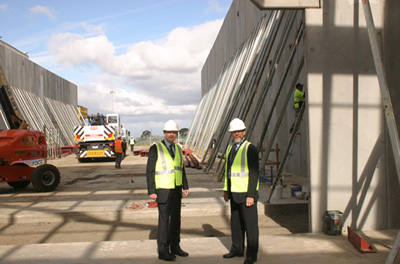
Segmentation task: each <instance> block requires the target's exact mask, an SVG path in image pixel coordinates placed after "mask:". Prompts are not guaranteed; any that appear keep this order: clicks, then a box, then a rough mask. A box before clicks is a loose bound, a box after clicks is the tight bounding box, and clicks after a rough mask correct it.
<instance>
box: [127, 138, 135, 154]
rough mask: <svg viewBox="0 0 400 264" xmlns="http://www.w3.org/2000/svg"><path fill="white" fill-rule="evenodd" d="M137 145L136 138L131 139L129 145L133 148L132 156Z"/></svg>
mask: <svg viewBox="0 0 400 264" xmlns="http://www.w3.org/2000/svg"><path fill="white" fill-rule="evenodd" d="M135 144H136V140H135V138H134V137H131V138H130V139H129V145H130V146H131V154H133V149H134V147H135Z"/></svg>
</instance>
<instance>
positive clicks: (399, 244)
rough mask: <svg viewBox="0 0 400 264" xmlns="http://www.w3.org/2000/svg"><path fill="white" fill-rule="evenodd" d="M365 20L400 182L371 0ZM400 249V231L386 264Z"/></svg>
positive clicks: (399, 148)
mask: <svg viewBox="0 0 400 264" xmlns="http://www.w3.org/2000/svg"><path fill="white" fill-rule="evenodd" d="M362 4H363V8H364V15H365V20H366V22H367V29H368V36H369V41H370V43H371V49H372V55H373V58H374V64H375V68H376V73H377V75H378V80H379V86H380V89H381V94H382V101H383V109H384V112H385V118H386V125H387V128H388V132H389V138H390V143H391V146H392V150H393V156H394V161H395V165H396V171H397V177H398V178H399V182H400V146H399V135H398V130H397V125H396V120H395V118H394V112H393V106H392V101H391V99H390V91H389V89H388V86H387V80H386V76H385V72H384V70H383V63H382V58H381V53H380V50H379V45H378V37H377V34H376V29H375V25H374V20H373V17H372V12H371V5H370V3H369V0H362ZM399 248H400V231H399V233H398V234H397V237H396V239H395V242H394V244H393V247H392V249H391V250H390V252H389V255H388V257H387V259H386V262H385V263H386V264H393V263H394V261H395V259H396V256H397V254H398V253H399Z"/></svg>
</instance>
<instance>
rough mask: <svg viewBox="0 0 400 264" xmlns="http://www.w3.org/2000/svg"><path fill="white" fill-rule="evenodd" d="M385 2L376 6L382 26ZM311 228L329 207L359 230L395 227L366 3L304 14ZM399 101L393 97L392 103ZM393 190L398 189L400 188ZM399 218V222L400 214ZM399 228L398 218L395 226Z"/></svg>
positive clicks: (332, 4) (327, 5)
mask: <svg viewBox="0 0 400 264" xmlns="http://www.w3.org/2000/svg"><path fill="white" fill-rule="evenodd" d="M384 4H385V1H380V2H378V3H375V4H374V3H372V5H371V6H372V11H373V15H374V20H375V25H376V27H377V28H378V30H379V28H381V27H382V21H381V14H382V9H383V7H384ZM306 23H307V40H306V43H307V56H306V58H307V83H308V89H309V90H308V96H307V98H308V101H309V123H308V126H309V129H308V130H309V132H310V135H309V137H310V138H312V139H313V140H310V153H309V156H310V179H311V188H312V189H311V191H312V195H311V208H312V215H311V229H312V231H313V232H320V231H321V230H322V221H323V215H324V214H325V211H326V210H340V211H342V212H343V213H344V215H343V219H344V224H343V226H346V225H349V226H350V227H351V228H352V229H355V230H363V229H364V230H368V229H385V228H389V227H391V228H393V227H394V226H391V223H393V220H392V219H394V218H396V217H397V216H398V210H397V212H396V213H394V214H393V213H392V212H390V211H389V210H388V206H387V204H388V203H392V204H395V205H396V206H397V208H399V202H398V201H399V200H397V202H395V203H394V201H393V200H392V199H389V200H390V201H389V200H388V194H389V195H390V194H391V189H390V188H388V186H387V183H388V182H390V179H393V177H396V176H394V174H395V173H390V171H388V168H389V167H387V164H388V163H387V160H388V156H391V154H390V151H388V142H387V140H388V138H387V137H386V132H385V131H386V125H385V121H384V116H383V111H382V109H383V107H382V100H381V95H380V89H379V83H378V79H377V76H376V72H375V66H374V62H373V60H372V53H371V46H370V42H369V38H368V33H367V28H366V25H365V18H364V13H363V9H362V5H361V3H354V2H352V1H330V0H326V1H323V9H321V10H318V9H309V10H307V11H306ZM392 99H393V98H392ZM393 189H395V190H397V192H398V190H399V186H398V185H397V186H394V187H393ZM397 219H398V217H397ZM398 225H399V223H398V221H397V227H398Z"/></svg>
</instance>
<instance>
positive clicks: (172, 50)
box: [0, 0, 232, 136]
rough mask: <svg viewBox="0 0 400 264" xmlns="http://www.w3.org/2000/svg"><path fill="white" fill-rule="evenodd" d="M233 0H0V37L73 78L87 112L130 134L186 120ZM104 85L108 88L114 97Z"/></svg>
mask: <svg viewBox="0 0 400 264" xmlns="http://www.w3.org/2000/svg"><path fill="white" fill-rule="evenodd" d="M231 3H232V0H190V1H188V0H140V1H139V0H130V1H129V0H115V1H105V0H96V1H95V0H84V1H76V0H70V1H56V0H53V1H50V0H48V1H39V0H0V15H1V22H0V25H1V27H0V28H1V30H0V36H1V37H2V40H3V41H4V42H6V43H8V44H10V45H11V46H14V47H15V48H17V49H18V50H20V51H22V52H28V56H29V57H30V59H31V60H32V61H34V62H35V63H37V64H39V65H41V66H43V67H44V68H46V69H48V70H50V71H52V72H54V73H56V74H58V75H60V76H61V77H63V78H65V79H67V80H69V81H71V82H72V83H75V84H76V85H78V103H79V104H80V105H83V106H85V107H87V108H88V109H89V113H97V112H99V113H103V114H107V113H111V112H118V113H119V114H121V116H122V122H123V124H124V125H125V127H127V128H128V129H129V130H131V131H132V132H133V134H134V135H135V136H140V135H141V133H142V131H144V130H147V129H152V130H153V133H154V134H156V135H161V134H162V125H163V123H164V122H165V121H167V120H168V119H174V120H176V121H177V122H178V124H179V126H180V128H183V127H189V126H190V124H191V121H192V118H193V116H194V113H195V110H196V107H197V104H198V103H199V101H200V99H201V98H200V86H201V81H200V77H201V76H200V73H201V68H202V66H203V64H204V61H205V60H206V58H207V56H208V53H209V51H210V49H211V47H212V45H213V43H214V41H215V38H216V36H217V34H218V32H219V29H220V27H221V25H222V22H223V19H224V18H225V15H226V13H227V12H228V9H229V7H230V5H231ZM111 91H115V94H114V96H113V100H112V99H111V93H110V92H111Z"/></svg>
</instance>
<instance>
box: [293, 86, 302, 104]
mask: <svg viewBox="0 0 400 264" xmlns="http://www.w3.org/2000/svg"><path fill="white" fill-rule="evenodd" d="M300 102H304V92H302V91H300V90H299V89H296V90H295V91H294V108H299V107H300V104H299V103H300Z"/></svg>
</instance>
